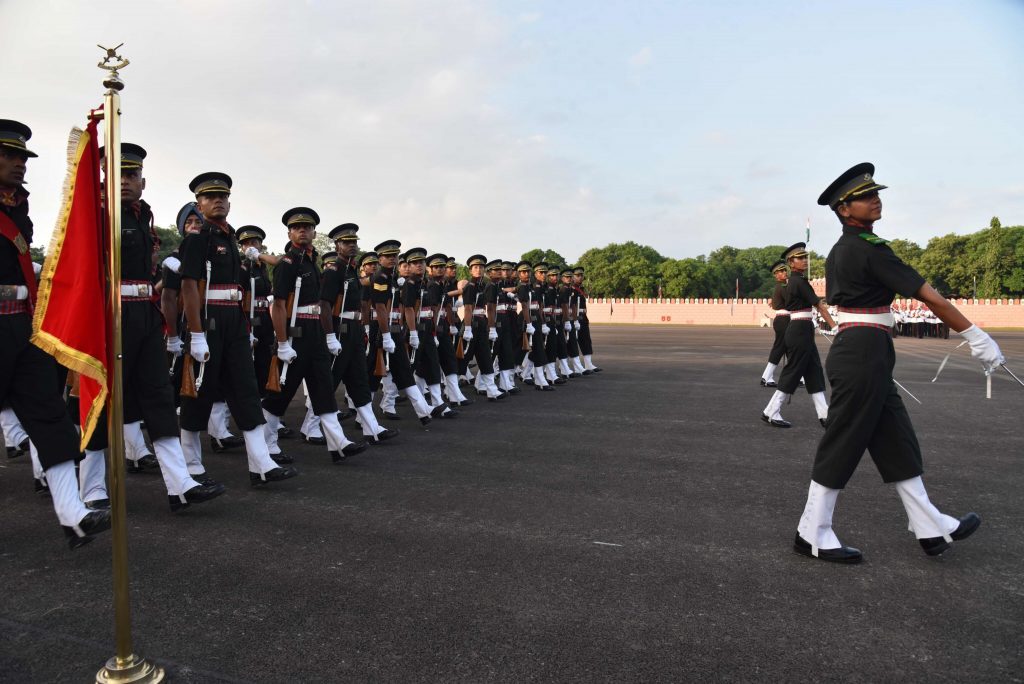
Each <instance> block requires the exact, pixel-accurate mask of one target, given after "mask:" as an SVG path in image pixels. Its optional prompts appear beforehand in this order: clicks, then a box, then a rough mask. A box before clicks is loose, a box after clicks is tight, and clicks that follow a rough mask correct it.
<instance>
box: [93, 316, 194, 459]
mask: <svg viewBox="0 0 1024 684" xmlns="http://www.w3.org/2000/svg"><path fill="white" fill-rule="evenodd" d="M121 354H122V357H123V360H122V362H121V376H122V383H121V386H122V392H123V393H124V394H123V405H124V422H125V423H134V422H136V421H140V420H144V421H146V430H147V431H148V432H149V437H150V439H153V440H157V439H162V438H164V437H174V438H177V437H178V436H179V431H178V416H177V414H176V413H175V410H174V388H173V387H172V385H171V377H170V374H169V373H168V369H167V347H166V345H165V344H164V327H163V315H162V314H161V313H160V310H159V309H157V308H156V307H155V306H154V305H153V304H152V303H150V302H148V301H125V302H121ZM108 439H109V437H108V435H107V416H106V412H104V415H103V417H101V418H100V423H99V425H98V426H97V427H96V431H95V432H94V433H93V435H92V439H90V440H89V444H88V445H87V447H88V448H89V449H93V450H100V449H106V448H107V446H109V442H108Z"/></svg>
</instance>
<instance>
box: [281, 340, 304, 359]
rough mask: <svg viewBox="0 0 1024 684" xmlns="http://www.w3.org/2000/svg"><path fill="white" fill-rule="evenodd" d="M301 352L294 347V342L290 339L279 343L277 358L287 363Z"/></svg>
mask: <svg viewBox="0 0 1024 684" xmlns="http://www.w3.org/2000/svg"><path fill="white" fill-rule="evenodd" d="M298 356H299V353H298V352H297V351H295V350H294V349H292V343H291V342H289V341H288V340H285V341H284V342H278V343H277V358H279V359H281V360H282V361H284V362H285V363H291V362H292V361H294V360H295V359H296V358H298Z"/></svg>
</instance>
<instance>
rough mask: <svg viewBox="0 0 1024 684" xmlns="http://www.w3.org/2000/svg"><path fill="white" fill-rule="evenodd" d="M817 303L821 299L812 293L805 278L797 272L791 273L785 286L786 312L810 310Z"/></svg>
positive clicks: (811, 288)
mask: <svg viewBox="0 0 1024 684" xmlns="http://www.w3.org/2000/svg"><path fill="white" fill-rule="evenodd" d="M819 301H821V297H819V296H818V295H816V294H815V293H814V288H813V287H811V284H810V283H809V282H807V278H805V277H804V275H803V274H802V273H800V272H799V271H793V272H792V273H791V274H790V275H789V282H788V283H787V284H786V310H787V311H799V310H800V309H810V308H812V307H815V306H817V305H818V302H819Z"/></svg>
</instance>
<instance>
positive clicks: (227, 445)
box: [210, 435, 280, 454]
mask: <svg viewBox="0 0 1024 684" xmlns="http://www.w3.org/2000/svg"><path fill="white" fill-rule="evenodd" d="M278 439H280V437H278ZM243 444H245V438H243V437H239V436H238V435H231V436H229V437H225V438H224V439H218V438H216V437H211V438H210V448H211V449H213V450H214V452H215V453H218V454H219V453H222V452H224V451H227V450H228V449H237V448H238V447H240V446H242V445H243Z"/></svg>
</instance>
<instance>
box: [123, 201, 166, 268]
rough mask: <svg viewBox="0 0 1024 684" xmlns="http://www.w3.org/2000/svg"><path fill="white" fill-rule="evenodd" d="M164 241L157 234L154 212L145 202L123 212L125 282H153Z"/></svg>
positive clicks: (128, 207)
mask: <svg viewBox="0 0 1024 684" xmlns="http://www.w3.org/2000/svg"><path fill="white" fill-rule="evenodd" d="M158 249H160V239H159V238H158V237H157V236H156V231H155V230H153V212H152V210H151V209H150V208H149V205H148V204H146V202H145V200H139V203H138V206H137V207H132V206H124V207H123V208H122V209H121V279H122V280H145V281H152V280H153V274H154V273H155V272H156V267H155V265H154V263H153V261H154V257H155V256H156V252H157V250H158Z"/></svg>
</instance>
